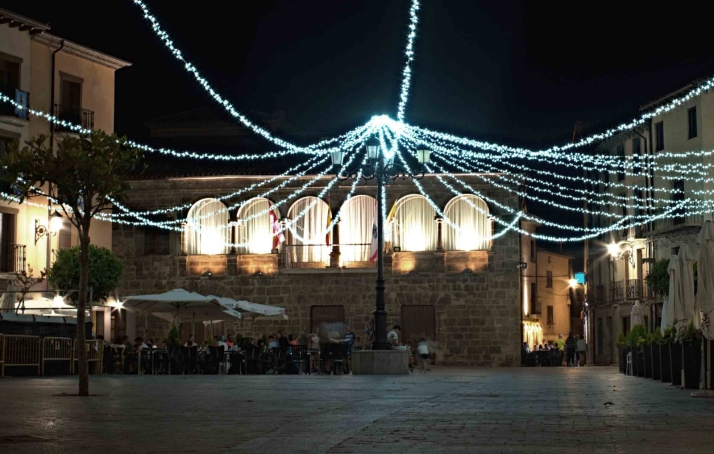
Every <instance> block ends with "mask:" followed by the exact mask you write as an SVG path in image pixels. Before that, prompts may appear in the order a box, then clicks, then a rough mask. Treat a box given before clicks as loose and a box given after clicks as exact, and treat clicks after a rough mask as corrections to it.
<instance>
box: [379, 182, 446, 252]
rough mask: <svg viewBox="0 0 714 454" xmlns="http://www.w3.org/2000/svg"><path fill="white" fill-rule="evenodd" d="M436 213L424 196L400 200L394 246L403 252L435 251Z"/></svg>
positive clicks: (393, 222)
mask: <svg viewBox="0 0 714 454" xmlns="http://www.w3.org/2000/svg"><path fill="white" fill-rule="evenodd" d="M434 216H436V211H435V210H434V207H433V206H431V204H430V203H429V202H428V201H427V199H426V197H424V196H422V195H408V196H406V197H403V198H402V199H400V200H398V201H397V203H396V210H395V212H394V217H393V218H391V219H389V222H391V223H392V229H391V230H392V245H393V246H397V247H400V248H401V249H402V251H434V250H436V242H437V234H438V231H437V226H436V222H434Z"/></svg>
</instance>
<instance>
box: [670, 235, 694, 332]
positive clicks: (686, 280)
mask: <svg viewBox="0 0 714 454" xmlns="http://www.w3.org/2000/svg"><path fill="white" fill-rule="evenodd" d="M692 261H693V260H692V254H690V253H689V246H687V245H686V244H683V245H682V246H681V247H680V248H679V266H680V267H681V271H680V276H681V278H682V282H681V285H682V290H681V297H682V301H681V305H682V307H683V308H684V316H683V317H681V318H679V317H678V318H677V319H678V320H682V319H683V320H684V321H683V324H684V326H685V327H686V326H687V325H689V322H694V327H695V328H699V310H698V309H697V306H696V304H695V301H694V270H693V269H692ZM675 310H676V309H675ZM676 315H677V314H675V316H676Z"/></svg>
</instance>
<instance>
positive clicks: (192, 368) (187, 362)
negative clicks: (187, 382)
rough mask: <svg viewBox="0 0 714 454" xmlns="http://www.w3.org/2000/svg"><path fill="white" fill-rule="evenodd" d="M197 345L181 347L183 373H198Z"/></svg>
mask: <svg viewBox="0 0 714 454" xmlns="http://www.w3.org/2000/svg"><path fill="white" fill-rule="evenodd" d="M197 356H198V346H197V345H194V346H193V347H186V346H183V347H181V357H182V359H183V361H182V362H183V373H184V374H197V373H198V362H197Z"/></svg>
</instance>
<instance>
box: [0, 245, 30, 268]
mask: <svg viewBox="0 0 714 454" xmlns="http://www.w3.org/2000/svg"><path fill="white" fill-rule="evenodd" d="M6 249H7V250H6V251H2V255H1V256H2V260H0V271H2V272H5V273H20V272H22V270H24V269H25V262H26V256H25V249H26V246H25V245H24V244H15V243H8V244H7V246H6Z"/></svg>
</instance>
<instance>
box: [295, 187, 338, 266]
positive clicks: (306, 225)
mask: <svg viewBox="0 0 714 454" xmlns="http://www.w3.org/2000/svg"><path fill="white" fill-rule="evenodd" d="M301 213H302V216H301V217H298V215H299V214H301ZM288 218H289V219H291V220H292V221H294V222H292V224H290V223H288V228H287V232H286V240H287V244H288V248H289V254H288V256H289V258H290V260H292V262H293V263H302V264H304V265H303V266H306V267H313V266H314V267H322V266H325V265H329V264H330V252H331V251H332V247H331V246H329V243H330V241H331V240H332V229H331V227H330V224H331V219H332V215H331V214H330V207H329V206H328V205H327V203H326V202H325V201H324V200H322V199H319V198H317V197H304V198H302V199H300V200H298V201H297V202H295V203H294V204H293V205H292V206H291V207H290V209H289V210H288ZM307 264H310V265H307Z"/></svg>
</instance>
